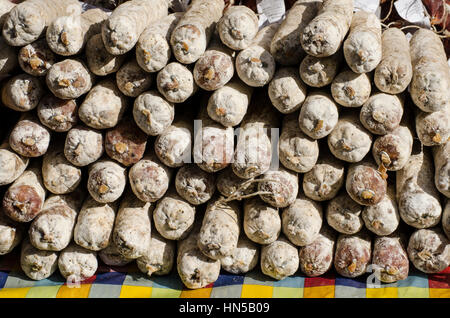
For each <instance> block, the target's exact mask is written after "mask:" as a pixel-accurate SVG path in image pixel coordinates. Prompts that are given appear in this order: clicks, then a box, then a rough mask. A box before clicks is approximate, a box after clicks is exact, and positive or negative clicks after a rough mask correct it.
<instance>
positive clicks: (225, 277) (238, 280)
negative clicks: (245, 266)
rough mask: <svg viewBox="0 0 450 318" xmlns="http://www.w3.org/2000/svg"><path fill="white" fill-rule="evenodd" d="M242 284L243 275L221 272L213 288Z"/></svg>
mask: <svg viewBox="0 0 450 318" xmlns="http://www.w3.org/2000/svg"><path fill="white" fill-rule="evenodd" d="M243 283H244V276H243V275H233V274H230V273H226V272H222V273H221V274H220V276H219V278H218V279H217V280H216V281H215V282H214V288H216V287H220V286H230V285H242V284H243Z"/></svg>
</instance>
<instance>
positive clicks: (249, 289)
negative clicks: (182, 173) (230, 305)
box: [241, 285, 273, 298]
mask: <svg viewBox="0 0 450 318" xmlns="http://www.w3.org/2000/svg"><path fill="white" fill-rule="evenodd" d="M272 295H273V287H272V286H265V285H242V292H241V298H272Z"/></svg>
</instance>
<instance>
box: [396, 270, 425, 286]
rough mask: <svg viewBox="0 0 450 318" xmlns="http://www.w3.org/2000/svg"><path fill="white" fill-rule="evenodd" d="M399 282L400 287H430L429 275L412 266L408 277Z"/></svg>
mask: <svg viewBox="0 0 450 318" xmlns="http://www.w3.org/2000/svg"><path fill="white" fill-rule="evenodd" d="M397 284H398V287H419V288H428V276H427V275H426V274H425V273H422V272H420V271H418V270H417V269H415V268H413V267H412V266H410V267H409V274H408V278H406V279H404V280H400V281H398V282H397Z"/></svg>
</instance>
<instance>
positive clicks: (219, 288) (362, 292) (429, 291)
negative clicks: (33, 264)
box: [0, 255, 450, 298]
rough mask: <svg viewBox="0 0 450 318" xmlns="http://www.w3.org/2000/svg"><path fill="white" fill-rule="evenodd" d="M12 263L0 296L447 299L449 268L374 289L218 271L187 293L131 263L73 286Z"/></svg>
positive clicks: (5, 262)
mask: <svg viewBox="0 0 450 318" xmlns="http://www.w3.org/2000/svg"><path fill="white" fill-rule="evenodd" d="M17 260H18V259H17V258H16V257H13V255H11V256H8V257H2V258H0V298H36V297H37V298H130V297H131V298H138V297H139V298H141V297H142V298H161V297H163V298H217V297H220V298H280V297H281V298H342V297H345V298H349V297H353V298H385V297H388V298H450V267H449V268H447V269H446V270H445V271H443V272H441V273H439V274H434V275H426V274H424V273H421V272H419V271H417V270H415V269H414V268H411V270H410V275H409V277H408V279H406V280H403V281H400V282H397V283H395V284H383V285H382V286H381V287H378V288H372V287H373V286H368V285H367V283H366V281H367V275H364V276H362V277H360V278H358V279H348V278H344V277H342V276H339V275H337V274H336V273H334V271H332V272H330V273H328V274H327V275H325V276H323V277H317V278H308V277H305V276H303V275H301V274H297V275H294V276H292V277H288V278H286V279H284V280H282V281H275V280H273V279H271V278H269V277H267V276H264V275H263V274H262V273H261V272H260V271H259V270H254V271H252V272H251V273H248V274H247V275H241V276H238V275H231V274H228V273H226V272H222V273H221V275H220V277H219V279H218V280H217V281H216V282H215V283H214V284H211V285H210V286H207V287H205V288H202V289H197V290H189V289H186V288H185V287H184V286H183V284H182V282H181V280H180V279H179V278H178V275H177V273H176V269H174V270H173V271H172V273H171V275H168V276H162V277H156V276H155V277H152V278H148V277H146V276H145V275H144V274H142V273H140V272H139V270H138V269H137V267H136V265H134V264H133V265H130V266H127V267H122V268H111V267H106V266H104V265H101V266H100V267H99V270H98V271H97V274H96V275H95V276H93V277H91V278H90V279H88V280H86V281H84V282H82V284H81V285H80V286H78V287H75V286H70V285H67V284H66V282H65V280H64V278H63V277H62V276H61V275H60V274H59V273H58V272H56V273H55V274H53V275H52V276H51V277H50V278H48V279H44V280H41V281H33V280H30V279H29V278H27V277H26V276H25V275H24V274H23V272H22V271H21V270H20V268H19V267H18V262H17Z"/></svg>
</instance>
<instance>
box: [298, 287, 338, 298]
mask: <svg viewBox="0 0 450 318" xmlns="http://www.w3.org/2000/svg"><path fill="white" fill-rule="evenodd" d="M303 298H334V286H316V287H306V288H305V289H304V290H303Z"/></svg>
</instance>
